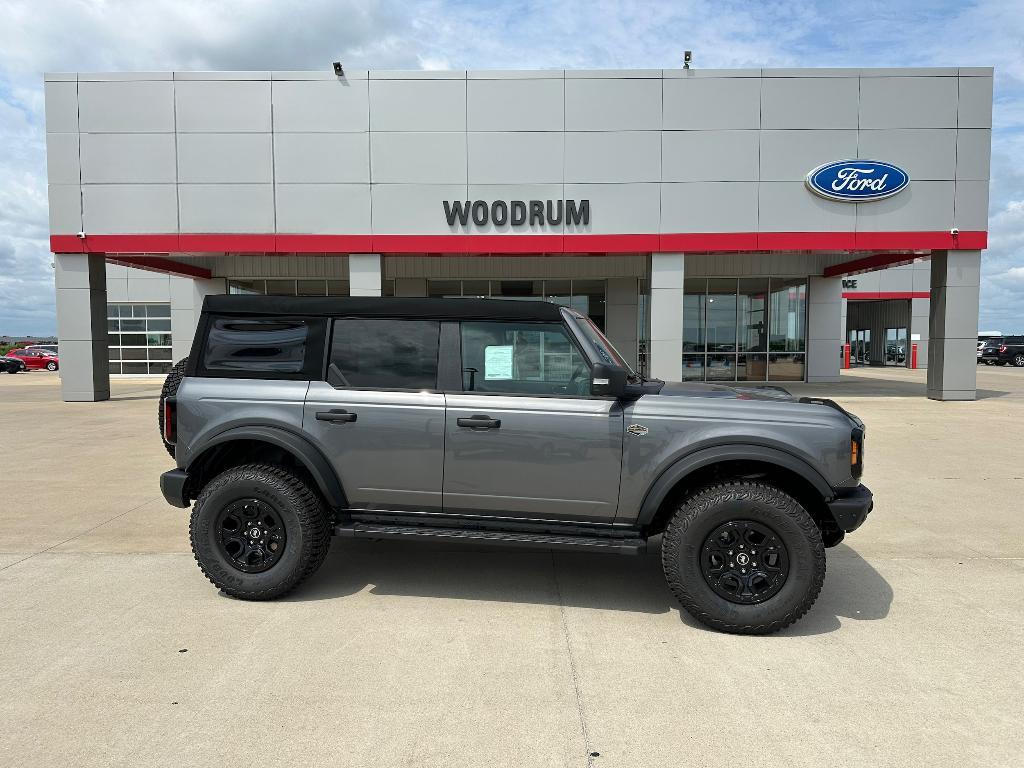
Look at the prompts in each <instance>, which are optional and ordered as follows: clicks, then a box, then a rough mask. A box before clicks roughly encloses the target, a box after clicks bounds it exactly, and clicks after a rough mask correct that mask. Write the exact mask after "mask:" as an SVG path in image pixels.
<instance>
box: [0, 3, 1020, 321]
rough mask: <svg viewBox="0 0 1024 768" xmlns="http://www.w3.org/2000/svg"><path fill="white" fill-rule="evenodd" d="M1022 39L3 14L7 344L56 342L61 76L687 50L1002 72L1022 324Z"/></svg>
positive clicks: (761, 6)
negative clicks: (50, 197) (49, 133)
mask: <svg viewBox="0 0 1024 768" xmlns="http://www.w3.org/2000/svg"><path fill="white" fill-rule="evenodd" d="M1021 39H1024V13H1021V9H1020V0H986V1H985V2H955V3H954V2H946V3H938V4H937V3H935V2H934V0H860V2H857V3H837V2H835V1H834V0H827V1H826V0H821V2H811V1H810V0H806V1H800V0H772V1H767V2H761V3H749V2H742V1H741V0H730V1H725V0H723V1H721V2H716V1H713V0H679V1H677V2H671V3H670V2H664V3H662V2H628V1H627V0H618V1H613V0H595V1H594V2H590V3H586V4H580V3H579V2H575V1H573V2H569V1H568V0H543V1H542V0H521V1H520V2H508V3H499V2H488V3H479V2H473V0H458V1H456V0H448V1H445V0H426V1H425V2H410V3H405V2H401V1H400V0H310V1H309V2H303V3H283V2H280V1H279V0H246V1H245V2H240V1H238V2H232V1H231V0H148V1H147V2H144V3H143V2H137V1H135V0H131V1H130V0H0V146H2V147H3V150H2V151H0V267H2V268H3V270H4V271H3V273H2V274H0V332H12V331H14V330H18V331H32V330H35V331H52V330H53V328H54V321H53V316H52V304H53V296H52V272H51V270H50V268H49V259H50V256H49V253H48V246H47V243H46V204H45V167H44V163H45V152H44V148H43V145H44V142H43V134H42V119H43V118H42V88H41V73H42V72H44V71H76V70H77V71H89V70H92V71H108V70H122V69H123V70H166V69H308V68H324V69H327V68H329V67H330V63H331V62H332V61H335V60H339V59H340V60H341V61H343V62H344V63H345V64H346V65H347V66H350V67H358V68H424V69H432V68H442V67H448V66H451V67H458V68H462V67H478V68H503V67H507V68H516V69H525V68H546V67H581V68H598V67H609V68H614V67H621V68H630V67H654V68H660V67H675V66H679V63H680V58H681V56H682V52H683V50H684V49H691V50H693V51H694V66H696V67H747V66H750V67H759V66H936V65H939V66H941V65H950V66H972V65H977V66H992V65H993V64H994V65H995V66H996V109H995V115H994V127H995V128H994V134H993V144H994V154H993V167H992V195H991V213H992V227H991V248H990V250H989V251H988V252H987V253H986V255H985V260H984V265H985V277H984V281H985V282H984V284H983V304H982V318H983V325H987V324H989V322H990V321H992V322H994V321H995V319H996V318H1005V320H1004V321H1003V322H1007V323H1009V322H1011V319H1012V318H1014V317H1016V318H1021V317H1024V293H1022V292H1021V291H1019V290H1017V289H1016V288H1015V286H1017V285H1018V283H1017V281H1016V277H1014V275H1016V274H1017V273H1016V272H1014V271H1013V270H1015V269H1016V268H1018V267H1019V266H1021V265H1022V264H1024V243H1022V238H1024V216H1022V214H1021V212H1020V209H1019V207H1017V206H1020V205H1021V201H1024V57H1022V56H1021V43H1020V40H1021ZM1007 276H1009V277H1007ZM1015 322H1017V324H1018V326H1020V325H1021V324H1024V321H1021V320H1016V321H1015ZM25 323H42V324H43V325H42V326H40V325H33V326H31V327H28V326H26V325H24V324H25Z"/></svg>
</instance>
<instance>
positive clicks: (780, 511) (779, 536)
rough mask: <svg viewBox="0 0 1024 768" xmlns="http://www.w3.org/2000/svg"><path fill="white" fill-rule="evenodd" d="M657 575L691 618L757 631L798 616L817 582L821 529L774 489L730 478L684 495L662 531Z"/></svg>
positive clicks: (729, 629)
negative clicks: (660, 573) (662, 575)
mask: <svg viewBox="0 0 1024 768" xmlns="http://www.w3.org/2000/svg"><path fill="white" fill-rule="evenodd" d="M661 559H662V567H663V569H664V571H665V578H666V579H667V581H668V585H669V587H670V588H671V590H672V592H673V593H674V594H675V596H676V598H677V599H678V600H679V602H680V603H681V604H682V606H683V607H684V608H685V609H686V610H687V612H688V613H689V614H690V615H692V616H693V617H694V618H695V619H697V620H698V621H700V622H701V623H703V624H706V625H707V626H709V627H712V628H714V629H717V630H721V631H723V632H733V633H737V634H750V635H765V634H769V633H771V632H777V631H778V630H780V629H782V628H784V627H787V626H789V625H790V624H792V623H793V622H794V621H796V620H797V619H799V618H800V617H801V616H803V615H804V614H805V613H807V611H808V610H809V609H810V607H811V606H812V605H813V604H814V601H815V600H816V599H817V597H818V593H819V592H820V591H821V586H822V583H823V582H824V580H825V546H824V544H823V543H822V539H821V532H820V531H819V530H818V527H817V525H815V523H814V521H813V520H812V519H811V517H810V515H808V514H807V511H806V510H805V509H804V508H803V507H802V506H801V505H800V503H799V502H797V501H796V500H795V499H794V498H792V497H791V496H789V495H788V494H786V493H785V492H783V491H781V490H779V489H778V488H775V487H774V486H771V485H767V484H764V483H758V482H746V481H734V482H726V483H721V484H718V485H713V486H710V487H708V488H704V489H702V490H700V491H697V492H696V493H693V494H691V495H689V496H687V497H686V498H685V499H684V500H683V502H682V504H681V505H680V506H679V508H678V509H677V510H676V513H675V515H673V517H672V520H671V521H670V522H669V525H668V528H667V529H666V530H665V535H664V540H663V542H662V550H661Z"/></svg>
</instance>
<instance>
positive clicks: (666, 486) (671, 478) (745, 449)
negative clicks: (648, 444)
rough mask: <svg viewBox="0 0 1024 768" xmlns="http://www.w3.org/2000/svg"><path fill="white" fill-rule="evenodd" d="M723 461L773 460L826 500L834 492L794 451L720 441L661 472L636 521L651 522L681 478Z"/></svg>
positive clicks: (687, 456) (683, 458) (648, 492)
mask: <svg viewBox="0 0 1024 768" xmlns="http://www.w3.org/2000/svg"><path fill="white" fill-rule="evenodd" d="M723 461H760V462H762V463H765V464H774V465H775V466H777V467H781V468H782V469H786V470H789V471H790V472H793V473H794V474H797V475H799V476H800V477H802V478H803V479H804V480H806V481H807V482H808V483H809V484H810V485H812V486H813V487H814V489H815V490H816V491H817V492H818V493H820V494H821V497H822V499H824V500H825V501H828V500H829V499H831V498H832V497H833V496H834V495H835V492H834V491H833V490H832V486H830V485H829V483H828V481H827V480H825V478H824V477H823V476H822V474H821V473H820V472H819V471H818V470H817V469H815V468H814V467H812V466H811V465H810V464H808V463H807V462H806V461H804V460H803V459H801V458H798V457H797V456H794V455H793V454H791V453H787V452H786V451H783V450H780V449H778V448H769V447H767V446H763V445H743V444H736V445H718V446H712V447H710V448H702V449H700V450H697V451H694V452H693V453H689V454H687V455H685V456H682V457H680V458H679V459H677V460H676V461H675V463H673V464H671V465H670V466H669V467H668V469H666V470H665V471H664V472H662V473H661V475H660V476H659V477H658V479H657V480H655V481H654V483H653V484H652V485H651V487H650V488H649V489H648V490H647V495H646V496H644V500H643V503H642V504H641V505H640V515H639V517H638V518H637V523H638V524H639V525H641V526H645V525H648V524H649V523H650V522H651V521H652V520H653V519H654V516H655V515H656V514H657V512H658V508H659V507H660V506H661V503H662V502H663V501H664V500H665V498H666V497H667V496H668V495H669V493H671V492H672V489H673V488H675V487H676V485H677V484H678V483H679V482H680V481H681V480H685V479H686V477H687V476H688V475H691V474H692V473H694V472H696V471H697V470H698V469H702V468H703V467H707V466H710V465H712V464H718V463H719V462H723Z"/></svg>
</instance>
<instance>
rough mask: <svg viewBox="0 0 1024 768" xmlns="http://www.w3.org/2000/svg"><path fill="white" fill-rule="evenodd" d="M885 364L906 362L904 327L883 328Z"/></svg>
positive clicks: (902, 363)
mask: <svg viewBox="0 0 1024 768" xmlns="http://www.w3.org/2000/svg"><path fill="white" fill-rule="evenodd" d="M885 364H886V365H902V366H905V365H906V364H907V329H906V328H886V329H885Z"/></svg>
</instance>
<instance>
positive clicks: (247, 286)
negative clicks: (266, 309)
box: [228, 280, 267, 294]
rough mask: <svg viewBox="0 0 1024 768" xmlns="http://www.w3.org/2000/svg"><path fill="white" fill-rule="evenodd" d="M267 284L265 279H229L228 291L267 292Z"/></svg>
mask: <svg viewBox="0 0 1024 768" xmlns="http://www.w3.org/2000/svg"><path fill="white" fill-rule="evenodd" d="M266 292H267V286H266V283H265V281H263V280H229V281H228V293H243V294H245V293H249V294H252V293H266Z"/></svg>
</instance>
